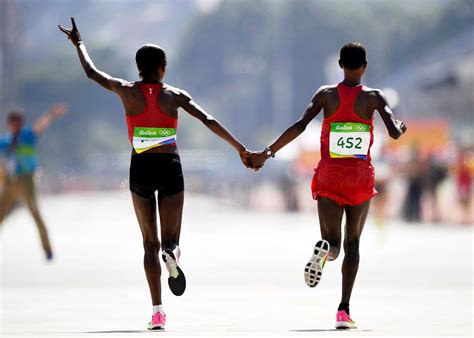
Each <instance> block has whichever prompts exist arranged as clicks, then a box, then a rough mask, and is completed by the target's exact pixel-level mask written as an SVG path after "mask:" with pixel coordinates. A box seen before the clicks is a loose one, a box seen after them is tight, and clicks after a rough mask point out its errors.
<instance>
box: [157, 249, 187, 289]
mask: <svg viewBox="0 0 474 338" xmlns="http://www.w3.org/2000/svg"><path fill="white" fill-rule="evenodd" d="M162 258H163V261H164V262H165V265H166V269H167V270H168V273H169V274H170V276H169V277H168V285H169V287H170V290H171V292H172V293H173V294H174V295H175V296H181V295H182V294H183V293H184V290H186V277H185V276H184V273H183V270H181V268H180V267H179V265H178V262H177V261H176V258H175V256H174V253H173V251H171V250H164V251H163V254H162Z"/></svg>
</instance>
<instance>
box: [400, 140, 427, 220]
mask: <svg viewBox="0 0 474 338" xmlns="http://www.w3.org/2000/svg"><path fill="white" fill-rule="evenodd" d="M406 175H407V192H406V195H405V201H404V204H403V218H404V220H405V221H407V222H419V221H421V197H422V195H423V175H424V173H423V167H422V161H421V160H420V153H419V151H418V148H417V147H416V146H414V147H413V148H412V152H411V157H410V160H409V161H408V163H407V167H406Z"/></svg>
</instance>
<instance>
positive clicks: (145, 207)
mask: <svg viewBox="0 0 474 338" xmlns="http://www.w3.org/2000/svg"><path fill="white" fill-rule="evenodd" d="M71 21H72V28H71V29H67V28H64V27H62V26H59V29H60V30H61V31H62V32H63V33H65V34H66V35H67V37H68V38H69V39H70V40H71V42H72V43H73V45H74V46H75V47H76V49H77V52H78V55H79V59H80V61H81V64H82V67H83V68H84V71H85V72H86V74H87V77H88V78H90V79H92V80H94V81H96V82H97V83H98V84H99V85H101V86H102V87H104V88H105V89H107V90H110V91H112V92H114V93H116V94H117V95H118V96H120V98H121V100H122V103H123V106H124V108H125V112H126V120H127V126H128V136H129V139H130V142H131V143H132V146H133V150H132V159H131V165H130V190H131V191H132V201H133V206H134V208H135V213H136V216H137V219H138V223H139V224H140V228H141V231H142V235H143V245H144V249H145V257H144V265H145V272H146V277H147V280H148V285H149V287H150V293H151V298H152V302H153V316H152V321H151V322H150V323H149V325H148V328H149V329H162V328H164V326H165V320H166V316H165V314H164V312H163V307H162V302H161V282H160V276H161V266H160V262H159V258H158V254H159V250H160V246H161V248H162V251H163V252H162V257H163V260H164V262H165V265H166V267H167V269H168V272H169V274H170V276H169V278H168V284H169V286H170V288H171V291H172V292H173V293H174V294H175V295H181V294H182V293H183V292H184V290H185V287H186V280H185V278H184V274H183V271H182V270H181V268H180V267H179V265H178V259H179V256H180V249H179V247H178V245H179V237H180V231H181V216H182V211H183V200H184V182H183V173H182V170H181V163H180V158H179V153H178V148H177V146H176V129H177V125H178V123H177V122H178V108H182V109H184V110H185V111H186V112H187V113H189V114H190V115H191V116H193V117H195V118H197V119H199V120H201V121H202V122H203V123H204V125H205V126H206V127H207V128H209V129H210V130H211V131H212V132H214V133H215V134H217V135H218V136H219V137H221V138H222V139H224V140H225V141H226V142H228V143H229V144H230V145H231V146H232V147H234V148H235V149H236V150H237V151H238V152H239V155H240V157H241V159H242V162H243V163H244V165H246V166H247V159H248V155H249V152H248V151H247V150H246V149H245V147H244V146H243V145H242V144H241V143H240V142H239V141H238V140H237V139H236V138H235V137H234V136H233V135H232V134H231V133H230V132H229V131H228V130H227V129H226V128H224V127H223V126H222V125H221V124H220V123H219V122H218V121H217V120H216V119H214V118H213V117H212V116H210V115H209V114H207V113H206V112H205V111H204V110H203V109H202V108H201V107H199V105H198V104H197V103H196V102H194V101H193V99H192V98H191V96H189V94H188V93H186V92H185V91H184V90H181V89H178V88H174V87H172V86H170V85H168V84H165V83H163V82H162V80H163V77H164V75H165V70H166V55H165V52H164V50H163V49H162V48H160V47H159V46H157V45H150V44H147V45H144V46H142V47H141V48H140V49H139V50H138V51H137V54H136V63H137V67H138V70H139V72H140V77H141V81H136V82H129V81H125V80H122V79H117V78H113V77H111V76H110V75H108V74H106V73H104V72H102V71H100V70H98V69H97V68H96V66H95V65H94V63H93V62H92V60H91V58H90V57H89V55H88V54H87V51H86V47H85V45H84V43H83V41H82V39H81V36H80V34H79V31H78V30H77V27H76V24H75V22H74V18H71ZM156 191H158V203H157V201H156V198H155V192H156ZM157 205H158V212H159V217H160V225H161V244H160V241H159V239H158V233H157V210H156V209H157Z"/></svg>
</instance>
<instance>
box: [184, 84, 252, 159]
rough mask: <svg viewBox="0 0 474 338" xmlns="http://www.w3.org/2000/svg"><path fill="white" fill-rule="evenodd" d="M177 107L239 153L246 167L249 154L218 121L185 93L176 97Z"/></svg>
mask: <svg viewBox="0 0 474 338" xmlns="http://www.w3.org/2000/svg"><path fill="white" fill-rule="evenodd" d="M177 100H178V106H179V107H181V108H183V109H184V110H185V111H186V112H187V113H188V114H189V115H191V116H193V117H195V118H197V119H198V120H200V121H201V122H202V123H204V125H205V126H206V127H207V128H209V129H210V130H211V131H212V132H213V133H214V134H216V135H217V136H219V137H220V138H221V139H223V140H224V141H226V142H227V143H229V144H230V145H231V146H232V147H234V148H235V150H237V151H238V152H239V156H240V159H241V160H242V163H243V164H244V165H245V166H246V167H248V155H249V154H250V152H249V151H248V150H247V149H246V148H245V146H244V145H242V143H240V142H239V140H237V139H236V138H235V136H234V135H232V133H231V132H230V131H229V130H227V129H226V128H225V127H224V126H223V125H222V124H221V123H220V122H219V121H217V120H216V119H215V118H214V117H212V116H211V115H209V114H208V113H206V111H205V110H204V109H203V108H201V107H200V106H199V105H198V104H197V103H196V102H195V101H194V100H193V99H192V97H191V96H190V95H189V94H188V93H187V92H185V91H184V90H180V92H179V93H178V95H177Z"/></svg>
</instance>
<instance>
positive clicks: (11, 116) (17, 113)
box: [7, 109, 25, 123]
mask: <svg viewBox="0 0 474 338" xmlns="http://www.w3.org/2000/svg"><path fill="white" fill-rule="evenodd" d="M24 120H25V115H24V114H23V110H21V109H13V110H11V111H10V113H8V116H7V122H8V123H10V122H16V121H20V122H22V121H24Z"/></svg>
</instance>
